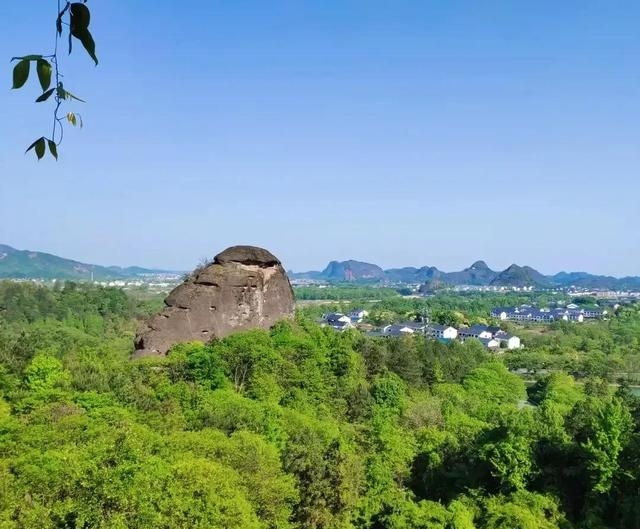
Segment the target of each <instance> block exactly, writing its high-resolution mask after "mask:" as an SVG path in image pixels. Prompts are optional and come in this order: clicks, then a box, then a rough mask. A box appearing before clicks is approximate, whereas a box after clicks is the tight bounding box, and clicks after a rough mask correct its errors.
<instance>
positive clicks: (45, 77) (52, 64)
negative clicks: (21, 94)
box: [12, 0, 98, 160]
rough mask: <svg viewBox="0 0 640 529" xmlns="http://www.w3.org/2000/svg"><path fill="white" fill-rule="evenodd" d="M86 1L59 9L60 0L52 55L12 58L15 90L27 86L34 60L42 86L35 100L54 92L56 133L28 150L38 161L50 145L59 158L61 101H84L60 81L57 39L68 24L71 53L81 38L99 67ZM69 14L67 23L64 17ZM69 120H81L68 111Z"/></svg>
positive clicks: (61, 136)
mask: <svg viewBox="0 0 640 529" xmlns="http://www.w3.org/2000/svg"><path fill="white" fill-rule="evenodd" d="M86 2H87V0H84V1H83V2H66V3H65V5H64V7H63V8H62V9H60V2H58V9H60V11H59V13H58V16H57V18H56V34H55V48H54V51H53V53H51V54H50V55H46V56H45V55H26V56H24V57H13V59H12V62H13V61H17V63H16V65H15V66H14V67H13V86H12V88H13V89H18V88H22V87H23V86H25V84H26V83H27V81H28V79H29V74H30V72H31V63H32V62H33V63H35V69H36V73H37V76H38V82H39V83H40V87H41V89H42V94H40V95H39V96H38V97H37V98H36V100H35V102H36V103H43V102H45V101H47V100H48V99H49V98H50V97H51V96H52V95H53V96H54V101H55V107H54V111H53V132H52V134H51V137H50V138H48V137H46V136H41V137H40V138H38V139H37V140H35V141H34V142H33V143H32V144H31V145H30V146H29V147H28V148H27V150H26V151H25V152H29V151H31V150H33V151H34V152H35V154H36V157H37V158H38V160H41V159H42V158H43V157H44V155H45V153H46V148H47V147H48V148H49V152H50V153H51V156H53V157H54V158H55V159H56V160H57V159H58V146H59V145H60V143H61V142H62V138H63V119H64V118H63V117H61V116H60V115H59V110H60V107H61V105H62V103H63V102H64V101H65V100H67V101H69V100H75V101H79V102H84V101H83V100H82V99H80V98H79V97H76V96H74V95H73V94H72V93H71V92H69V91H68V90H66V89H65V88H64V85H63V83H62V81H61V77H63V76H62V73H61V72H60V69H59V57H58V40H59V39H60V38H61V37H62V32H63V26H64V25H65V24H66V25H67V26H68V27H69V53H71V51H72V43H73V39H74V38H75V39H77V40H79V41H80V43H81V44H82V46H83V47H84V49H85V50H86V52H87V54H88V55H89V56H90V57H91V59H93V61H94V63H95V64H96V66H97V65H98V57H97V56H96V44H95V41H94V39H93V36H92V35H91V32H90V31H89V23H90V21H91V13H90V11H89V8H88V7H87V6H86ZM66 16H68V18H67V20H68V21H67V22H65V17H66ZM52 77H53V78H54V79H55V84H54V86H53V88H50V87H51V83H52ZM66 118H67V120H68V122H69V123H70V124H72V125H73V126H74V127H75V126H76V125H77V123H78V122H80V123H82V122H81V120H80V121H79V120H78V119H76V113H75V112H69V113H67V116H66Z"/></svg>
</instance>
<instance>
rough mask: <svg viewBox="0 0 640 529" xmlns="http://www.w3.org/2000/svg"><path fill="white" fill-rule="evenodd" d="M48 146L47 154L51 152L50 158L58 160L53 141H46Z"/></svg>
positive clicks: (56, 149)
mask: <svg viewBox="0 0 640 529" xmlns="http://www.w3.org/2000/svg"><path fill="white" fill-rule="evenodd" d="M47 143H48V144H49V152H51V156H53V157H54V158H55V159H56V160H57V159H58V146H57V145H56V142H55V141H53V140H47Z"/></svg>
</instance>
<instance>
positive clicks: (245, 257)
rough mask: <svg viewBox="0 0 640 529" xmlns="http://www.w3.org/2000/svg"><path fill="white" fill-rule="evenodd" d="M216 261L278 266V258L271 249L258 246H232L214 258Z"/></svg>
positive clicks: (220, 262)
mask: <svg viewBox="0 0 640 529" xmlns="http://www.w3.org/2000/svg"><path fill="white" fill-rule="evenodd" d="M213 262H214V263H217V264H225V263H240V264H244V265H258V266H277V265H280V261H279V260H278V258H277V257H276V256H275V255H273V254H272V253H271V252H270V251H268V250H265V249H264V248H258V247H257V246H231V247H230V248H227V249H226V250H224V251H222V252H220V253H219V254H218V255H216V256H215V257H214V259H213Z"/></svg>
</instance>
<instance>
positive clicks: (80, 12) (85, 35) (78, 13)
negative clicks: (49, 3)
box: [69, 2, 98, 66]
mask: <svg viewBox="0 0 640 529" xmlns="http://www.w3.org/2000/svg"><path fill="white" fill-rule="evenodd" d="M70 12H71V22H70V31H69V53H71V48H72V44H71V35H73V36H74V37H75V38H77V39H78V40H79V41H80V42H81V43H82V45H83V46H84V49H85V50H87V53H88V54H89V56H90V57H91V58H92V59H93V62H95V63H96V66H97V65H98V57H97V56H96V43H95V41H94V40H93V36H92V35H91V32H90V31H89V22H90V21H91V12H90V11H89V8H88V7H87V6H85V5H84V4H81V3H79V2H75V3H73V4H71V7H70Z"/></svg>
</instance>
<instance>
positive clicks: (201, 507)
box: [0, 282, 640, 529]
mask: <svg viewBox="0 0 640 529" xmlns="http://www.w3.org/2000/svg"><path fill="white" fill-rule="evenodd" d="M383 297H384V299H383V300H382V301H381V302H380V304H379V306H378V308H376V311H377V313H376V311H373V313H372V317H374V318H376V317H377V318H379V319H380V321H382V320H384V319H385V318H386V317H388V315H386V316H385V315H384V314H381V313H382V312H383V311H388V312H389V313H391V314H392V315H393V316H394V317H412V316H415V315H416V313H419V312H420V310H421V307H420V306H419V305H417V304H416V303H417V302H414V300H403V299H399V300H396V299H395V298H393V297H387V294H385V295H384V296H383ZM452 297H453V296H452ZM494 301H495V300H493V299H490V300H486V299H483V298H482V297H478V298H476V300H475V301H474V300H473V299H471V298H468V299H467V298H464V297H461V298H460V299H459V300H458V301H456V300H455V299H450V300H447V298H443V299H441V300H440V301H438V300H435V301H434V300H430V301H429V303H430V306H429V310H430V311H431V313H432V314H434V315H435V316H434V317H437V318H439V319H441V320H442V321H445V320H446V318H450V317H455V318H462V319H463V320H467V321H471V322H473V321H479V320H480V319H482V318H483V317H484V318H485V319H486V317H487V314H488V313H487V312H485V311H484V307H485V305H488V304H490V303H493V302H494ZM438 303H439V304H438ZM160 306H161V301H160V300H159V299H141V298H139V297H136V296H135V295H131V294H128V293H125V292H123V291H121V290H118V289H114V288H103V287H96V286H90V285H84V284H75V283H65V284H64V285H58V286H56V287H54V288H46V287H42V286H37V285H33V284H29V283H11V282H1V283H0V529H18V528H20V529H22V528H42V529H60V528H74V529H81V528H82V529H89V528H92V529H93V528H101V529H102V528H104V529H106V528H110V529H111V528H113V529H119V528H122V529H124V528H140V529H146V528H149V529H152V528H153V529H156V528H159V529H162V528H166V529H180V528H184V529H186V528H190V529H198V528H202V529H204V528H208V529H211V528H214V529H217V528H220V529H223V528H224V529H234V528H238V529H240V528H242V529H244V528H248V529H252V528H255V529H320V528H327V529H365V528H369V529H383V528H385V529H387V528H388V529H414V528H415V529H422V528H424V529H427V528H429V529H474V528H475V529H498V528H499V529H520V528H522V529H552V528H562V529H571V528H576V529H580V528H585V529H587V528H593V529H596V528H597V529H601V528H612V529H613V528H620V529H622V528H625V529H633V528H640V476H639V475H638V473H639V472H640V470H639V469H640V400H639V399H638V398H636V397H635V396H634V394H633V392H632V391H631V389H630V387H629V386H628V384H627V381H626V380H627V379H622V378H621V379H620V380H619V379H618V375H620V374H621V373H622V372H627V373H628V372H630V371H631V370H633V368H634V366H635V362H636V359H637V358H639V357H640V310H639V309H638V307H637V306H633V305H631V306H627V307H624V308H623V309H621V310H620V311H618V313H617V314H616V315H615V316H613V317H612V318H611V319H610V320H609V321H603V322H597V323H595V324H593V325H592V324H588V325H587V324H585V325H583V326H577V325H573V326H572V325H562V324H558V325H554V326H551V327H549V328H548V329H544V331H545V332H540V331H539V330H536V329H522V333H520V334H522V337H523V340H524V341H525V343H527V341H528V344H529V345H528V346H527V347H526V348H525V349H523V350H521V351H518V352H517V353H516V352H514V353H510V352H509V353H505V354H501V355H495V354H492V353H490V352H488V351H487V350H486V349H485V348H484V347H482V345H481V344H480V343H479V342H476V341H474V340H469V341H467V342H465V343H457V342H454V343H451V344H448V345H444V344H441V343H439V342H436V341H433V340H429V339H426V338H424V337H421V336H416V337H406V338H401V339H380V338H377V339H376V338H367V337H366V336H365V335H364V334H362V333H360V332H358V331H355V330H354V331H347V332H344V333H336V332H334V331H333V330H332V329H330V328H322V327H320V326H319V325H318V323H317V322H316V318H315V316H314V312H313V311H316V310H320V309H318V308H317V307H313V308H311V309H308V310H301V311H299V312H298V313H297V316H296V318H295V319H294V320H292V321H282V322H280V323H278V324H277V325H276V326H275V327H273V328H272V329H271V330H270V331H262V330H261V331H257V330H256V331H250V332H245V333H240V334H236V335H233V336H230V337H228V338H225V339H223V340H216V341H212V342H211V343H209V344H201V343H187V344H181V345H178V346H175V347H174V348H173V349H172V350H171V351H170V353H169V354H168V356H167V357H166V358H152V359H143V360H131V359H130V354H131V351H132V344H133V336H134V332H135V329H136V327H137V325H138V324H139V322H140V321H141V319H142V318H144V317H146V316H147V315H149V314H151V313H153V312H154V311H156V310H157V309H158V308H159V307H160ZM523 365H524V366H527V367H531V366H532V365H534V367H536V368H538V370H540V369H542V368H544V375H539V376H536V377H535V378H534V379H533V380H524V379H522V378H520V377H518V376H516V375H515V374H513V373H512V370H513V369H515V368H517V367H519V366H523ZM576 372H579V373H576ZM572 374H573V375H575V377H574V376H572ZM611 382H619V383H618V384H617V385H613V384H611Z"/></svg>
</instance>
